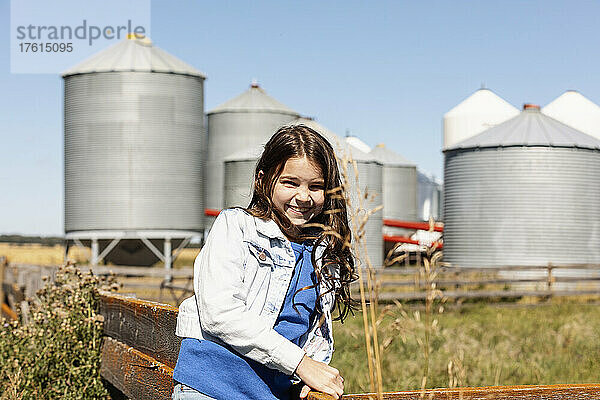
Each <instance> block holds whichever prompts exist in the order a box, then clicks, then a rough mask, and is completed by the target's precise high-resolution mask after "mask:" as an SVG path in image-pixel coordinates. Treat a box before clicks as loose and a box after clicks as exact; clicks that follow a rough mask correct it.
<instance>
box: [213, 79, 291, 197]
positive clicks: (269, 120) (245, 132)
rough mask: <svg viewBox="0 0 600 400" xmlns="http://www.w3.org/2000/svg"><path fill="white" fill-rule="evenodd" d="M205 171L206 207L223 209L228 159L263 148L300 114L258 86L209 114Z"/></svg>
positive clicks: (253, 86)
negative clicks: (239, 153) (275, 134)
mask: <svg viewBox="0 0 600 400" xmlns="http://www.w3.org/2000/svg"><path fill="white" fill-rule="evenodd" d="M207 116H208V154H207V162H208V164H207V170H206V194H207V196H206V207H207V208H211V209H221V208H223V206H224V197H223V188H224V185H225V182H224V163H223V160H224V158H225V157H227V156H229V155H231V154H234V153H236V152H238V151H243V150H245V149H248V148H252V147H254V146H257V145H264V144H265V143H266V142H267V140H269V138H270V137H271V136H272V135H273V134H274V133H275V131H276V130H277V129H278V128H279V127H281V126H282V125H285V124H286V123H289V122H290V121H292V120H294V119H296V118H298V117H299V114H298V113H297V112H295V111H294V110H292V109H290V108H288V107H287V106H285V105H283V104H281V103H280V102H279V101H277V100H275V99H274V98H272V97H271V96H269V95H268V94H267V93H266V92H265V91H264V90H263V89H262V88H260V87H259V86H258V85H257V84H252V85H251V86H250V88H249V89H248V90H247V91H245V92H244V93H242V94H241V95H239V96H237V97H235V98H233V99H231V100H229V101H227V102H225V103H224V104H222V105H220V106H218V107H217V108H215V109H213V110H211V111H209V112H208V113H207Z"/></svg>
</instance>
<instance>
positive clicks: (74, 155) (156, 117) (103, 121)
mask: <svg viewBox="0 0 600 400" xmlns="http://www.w3.org/2000/svg"><path fill="white" fill-rule="evenodd" d="M203 109H204V104H203V80H202V79H201V78H197V77H192V76H184V75H176V74H161V73H142V72H129V73H128V72H120V73H98V74H83V75H74V76H69V77H66V78H65V231H67V232H71V231H78V230H103V229H104V230H144V229H181V230H196V231H198V230H201V229H202V226H203V218H204V199H203V169H204V168H203V167H204V161H203V158H204V157H203V156H204V151H203V149H204V148H205V143H206V139H205V136H206V134H205V130H204V126H203V125H204V113H203Z"/></svg>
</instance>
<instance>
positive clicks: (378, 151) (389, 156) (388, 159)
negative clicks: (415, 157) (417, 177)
mask: <svg viewBox="0 0 600 400" xmlns="http://www.w3.org/2000/svg"><path fill="white" fill-rule="evenodd" d="M370 154H371V155H372V156H373V157H374V158H375V159H376V160H377V161H379V162H381V163H382V164H383V165H386V166H407V167H413V166H415V165H416V164H415V163H413V162H412V161H409V160H407V159H406V158H404V157H402V156H401V155H400V154H398V153H396V152H395V151H393V150H390V149H389V148H387V147H385V145H384V144H383V143H380V144H378V145H377V146H375V147H373V149H372V150H371V152H370Z"/></svg>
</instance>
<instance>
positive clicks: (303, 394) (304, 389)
mask: <svg viewBox="0 0 600 400" xmlns="http://www.w3.org/2000/svg"><path fill="white" fill-rule="evenodd" d="M308 392H310V386H306V385H302V390H301V391H300V398H301V399H305V398H306V396H308Z"/></svg>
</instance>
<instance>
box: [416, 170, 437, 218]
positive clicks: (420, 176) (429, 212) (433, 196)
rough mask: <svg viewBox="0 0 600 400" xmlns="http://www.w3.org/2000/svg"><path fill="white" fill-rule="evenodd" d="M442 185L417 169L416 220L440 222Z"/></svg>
mask: <svg viewBox="0 0 600 400" xmlns="http://www.w3.org/2000/svg"><path fill="white" fill-rule="evenodd" d="M442 187H443V185H442V183H441V182H439V180H438V179H437V178H436V177H435V176H433V175H430V174H428V173H427V172H424V171H421V170H419V169H417V219H418V220H422V221H429V219H430V218H433V219H434V220H436V221H440V220H442V208H441V205H442V199H441V196H442Z"/></svg>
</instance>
